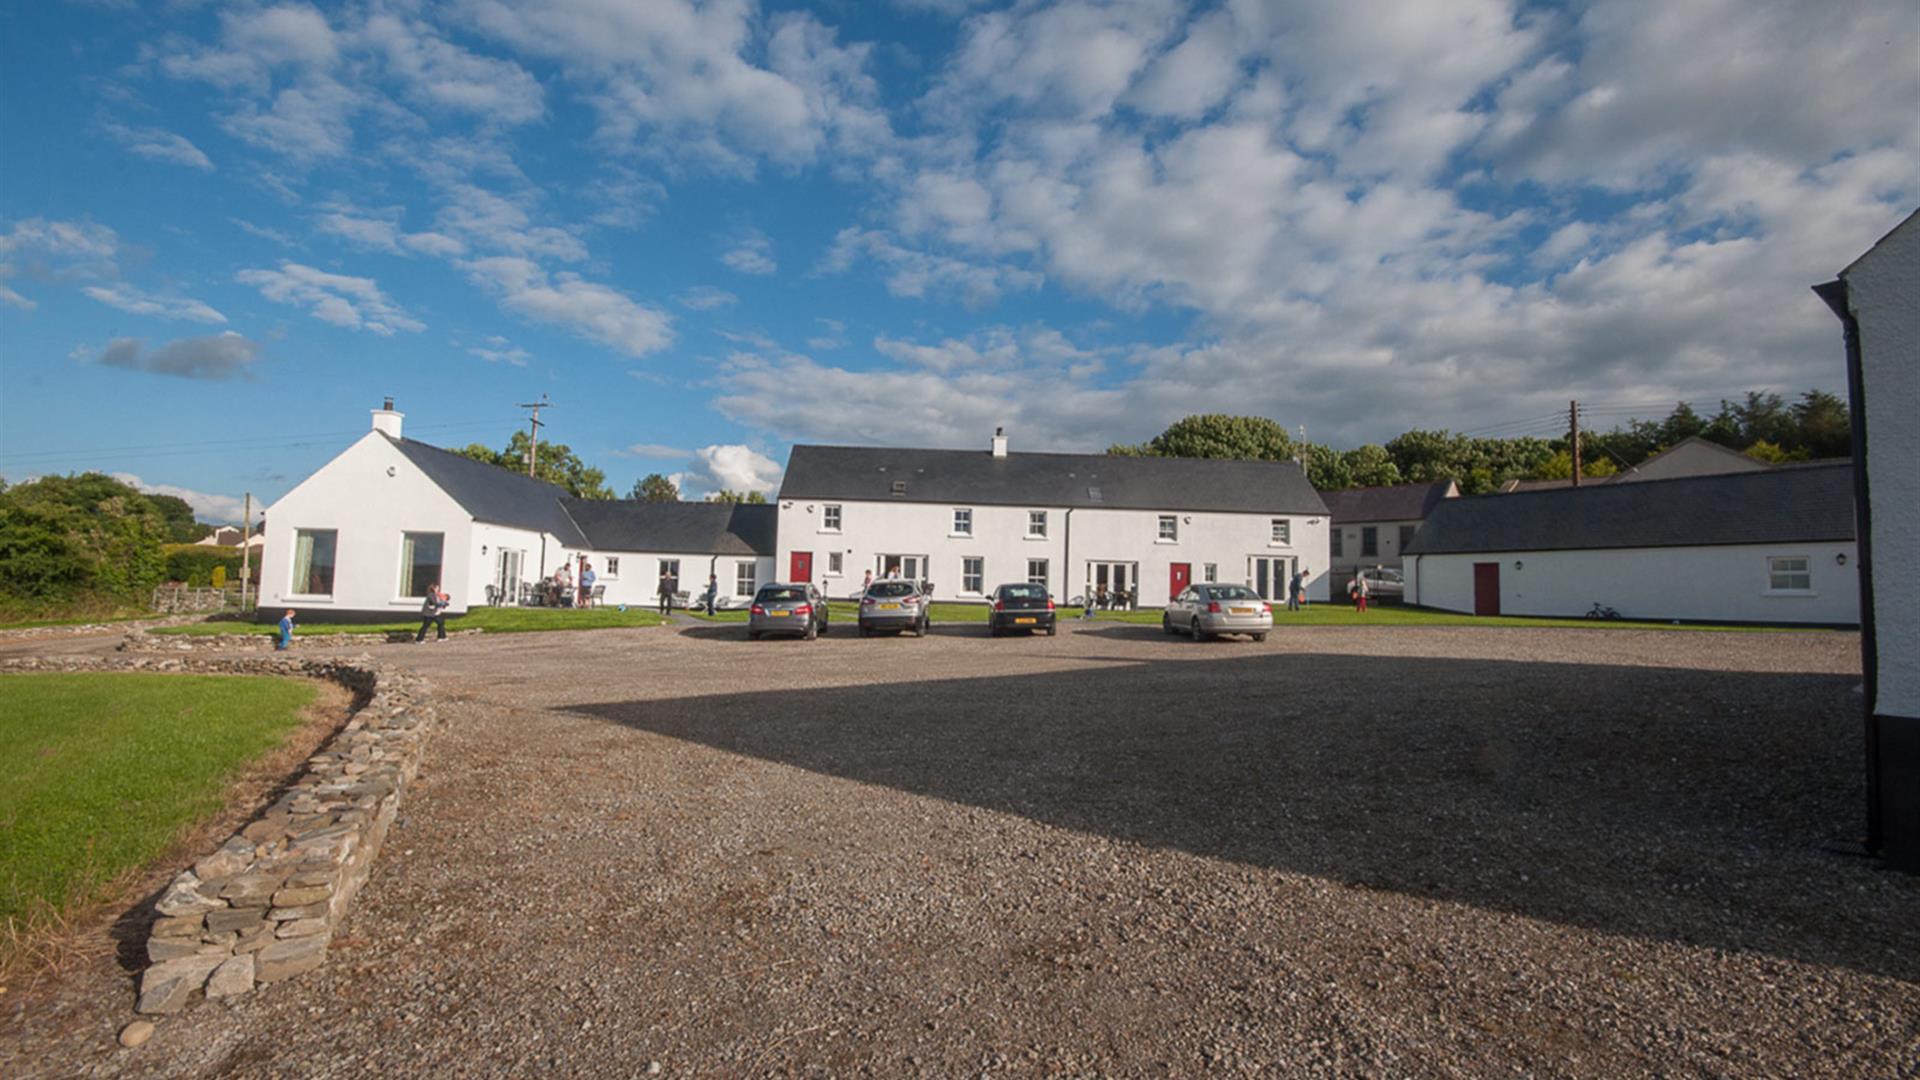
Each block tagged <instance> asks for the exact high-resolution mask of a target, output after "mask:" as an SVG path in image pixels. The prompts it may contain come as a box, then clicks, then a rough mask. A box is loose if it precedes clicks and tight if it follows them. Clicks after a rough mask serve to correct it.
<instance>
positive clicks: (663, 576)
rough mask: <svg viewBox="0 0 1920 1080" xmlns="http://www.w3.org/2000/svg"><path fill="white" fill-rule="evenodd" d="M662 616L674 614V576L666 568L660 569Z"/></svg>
mask: <svg viewBox="0 0 1920 1080" xmlns="http://www.w3.org/2000/svg"><path fill="white" fill-rule="evenodd" d="M659 595H660V614H662V615H671V614H673V575H672V574H671V573H669V572H668V570H667V568H666V567H664V566H663V567H661V568H660V588H659Z"/></svg>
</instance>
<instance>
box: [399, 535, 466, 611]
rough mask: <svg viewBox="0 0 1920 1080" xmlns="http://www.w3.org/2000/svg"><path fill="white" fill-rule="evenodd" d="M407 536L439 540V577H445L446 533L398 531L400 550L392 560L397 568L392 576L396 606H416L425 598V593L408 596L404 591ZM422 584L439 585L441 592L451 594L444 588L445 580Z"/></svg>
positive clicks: (405, 584) (406, 568)
mask: <svg viewBox="0 0 1920 1080" xmlns="http://www.w3.org/2000/svg"><path fill="white" fill-rule="evenodd" d="M409 536H437V537H439V538H440V573H439V577H441V578H442V579H444V578H445V577H446V575H447V534H446V533H444V532H438V531H434V530H429V529H402V530H400V550H399V552H398V553H397V556H398V557H397V558H395V559H394V562H395V563H396V564H397V566H396V568H395V570H396V572H395V573H394V575H393V602H394V603H396V604H400V603H406V604H417V603H419V602H420V601H422V600H424V599H426V596H427V594H426V593H419V594H417V595H410V594H409V593H408V592H407V591H406V587H407V571H408V569H409V567H408V565H407V537H409ZM422 584H426V585H439V586H441V587H442V589H443V591H445V592H447V593H448V594H449V595H451V594H452V590H451V589H446V588H445V586H446V584H447V583H446V581H445V580H441V581H429V582H423V583H422Z"/></svg>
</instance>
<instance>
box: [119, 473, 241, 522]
mask: <svg viewBox="0 0 1920 1080" xmlns="http://www.w3.org/2000/svg"><path fill="white" fill-rule="evenodd" d="M113 478H114V479H115V480H118V481H120V482H121V483H123V484H127V485H129V486H131V487H134V488H136V489H138V490H140V491H144V492H146V493H147V494H149V495H171V496H173V497H174V498H176V499H181V500H184V501H185V502H186V504H187V505H188V506H191V507H193V515H194V517H196V518H199V519H200V520H201V521H209V522H213V523H215V524H238V523H239V521H240V518H241V516H242V515H243V514H245V513H246V499H245V498H243V497H242V496H239V495H215V494H211V493H209V492H205V491H195V490H193V489H192V488H183V487H177V486H175V485H173V484H149V483H147V482H146V481H145V480H142V479H141V478H140V477H138V476H135V475H134V474H133V473H129V472H117V473H114V474H113Z"/></svg>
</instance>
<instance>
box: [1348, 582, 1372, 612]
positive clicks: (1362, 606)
mask: <svg viewBox="0 0 1920 1080" xmlns="http://www.w3.org/2000/svg"><path fill="white" fill-rule="evenodd" d="M1367 592H1368V589H1367V579H1366V576H1365V575H1364V574H1355V575H1353V584H1351V585H1348V586H1347V595H1348V596H1351V597H1353V606H1354V608H1355V609H1356V610H1358V611H1359V612H1360V614H1362V615H1365V614H1366V613H1367Z"/></svg>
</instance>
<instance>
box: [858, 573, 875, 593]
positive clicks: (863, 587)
mask: <svg viewBox="0 0 1920 1080" xmlns="http://www.w3.org/2000/svg"><path fill="white" fill-rule="evenodd" d="M871 588H873V571H871V570H869V571H867V576H866V578H865V579H863V580H862V581H861V582H860V595H861V596H865V595H867V590H868V589H871Z"/></svg>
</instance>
